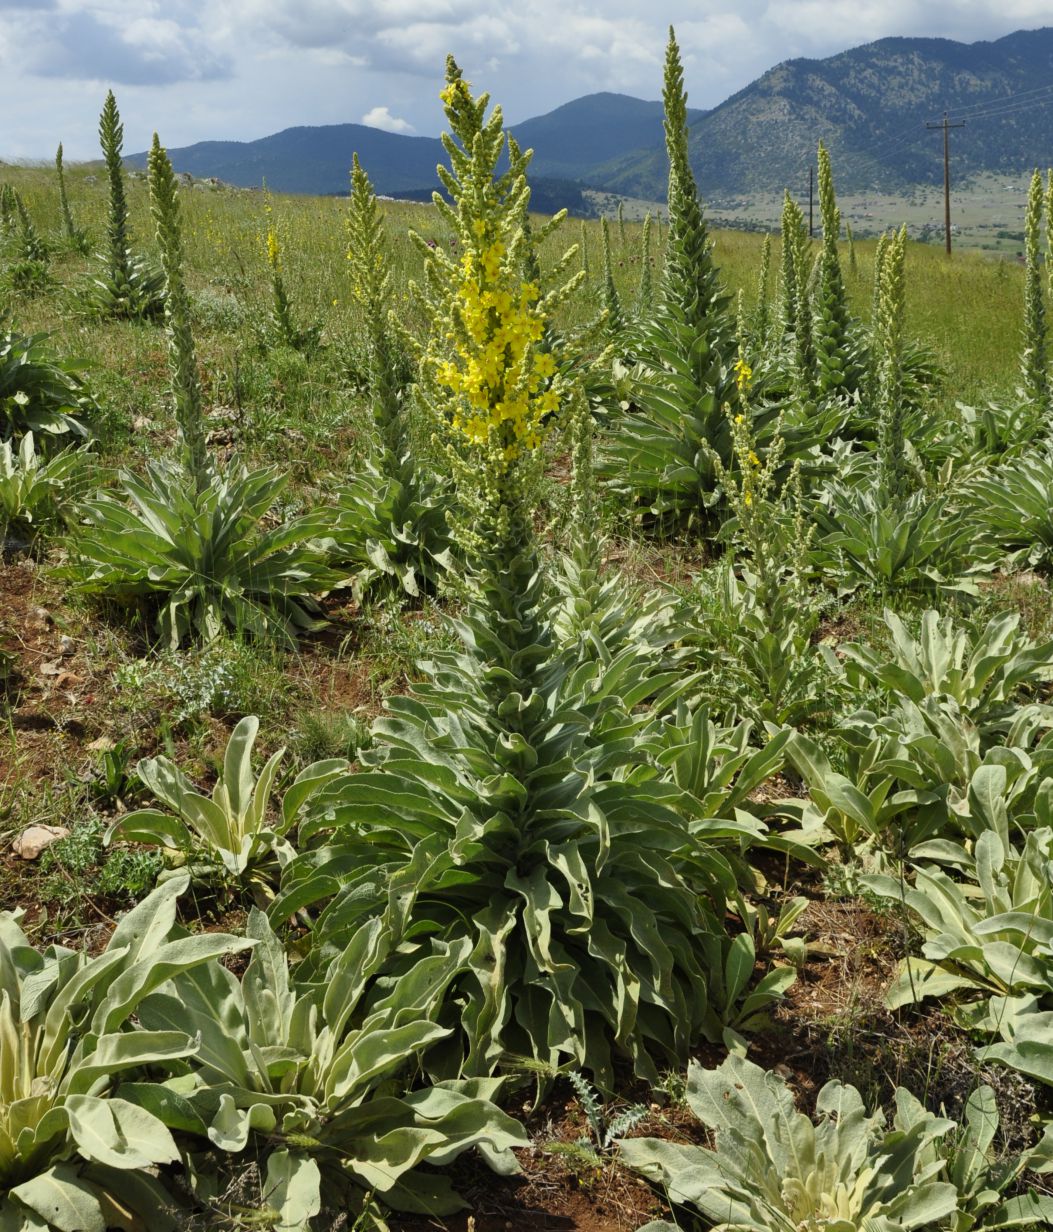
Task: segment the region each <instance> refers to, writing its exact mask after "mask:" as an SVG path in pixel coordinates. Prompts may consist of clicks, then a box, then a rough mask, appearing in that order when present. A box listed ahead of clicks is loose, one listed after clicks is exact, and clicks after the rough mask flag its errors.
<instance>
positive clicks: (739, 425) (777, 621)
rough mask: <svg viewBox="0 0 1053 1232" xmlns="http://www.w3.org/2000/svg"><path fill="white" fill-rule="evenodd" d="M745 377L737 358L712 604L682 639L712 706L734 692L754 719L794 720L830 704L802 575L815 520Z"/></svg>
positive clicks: (721, 468)
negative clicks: (763, 438)
mask: <svg viewBox="0 0 1053 1232" xmlns="http://www.w3.org/2000/svg"><path fill="white" fill-rule="evenodd" d="M752 379H753V373H752V371H751V369H750V367H749V365H748V364H747V363H746V361H745V359H743V358H741V357H740V359H739V361H738V363H737V365H736V380H737V385H738V390H737V392H738V397H737V399H736V402H735V404H734V405H733V406H729V407H728V408H727V414H728V417H729V420H730V424H731V436H732V442H733V463H732V466H731V467H725V465H724V463H723V461H722V459H721V458H720V457H719V456H718V455H715V454H714V456H713V465H714V467H715V468H716V470H717V473H718V475H719V477H720V484H721V487H722V489H723V491H724V493H725V498H726V500H727V504H728V510H729V514H730V517H729V520H728V522H727V523H725V525H724V527H723V528H722V533H723V537H724V538H725V539H726V540H727V542H728V549H729V550H728V552H727V555H726V556H725V558H724V560H723V561H722V564H721V569H720V572H719V574H718V575H717V576H718V579H719V581H718V586H717V588H716V598H717V601H718V604H719V606H718V608H717V609H716V611H715V612H711V613H709V614H708V619H705V620H696V621H695V622H694V628H695V629H696V630H697V631H696V632H695V633H693V634H692V635H691V636H690V637H689V639H688V646H689V650H694V649H695V647H697V651H696V653H697V656H698V658H697V666H698V667H699V669H700V670H702V671H703V672H704V674H705V679H706V682H707V686H708V687H709V688H710V689H712V688H713V686H714V684H715V685H716V689H715V694H714V696H713V697H712V704H713V708H714V709H716V710H719V708H720V706H721V704H724V705H727V704H728V701H729V699H732V700H733V704H734V706H735V707H736V709H738V710H739V712H740V713H743V714H745V715H746V716H748V717H749V718H750V719H751V720H753V721H755V722H759V723H773V724H775V725H776V726H782V725H784V724H786V723H792V724H794V725H799V724H803V723H805V722H807V721H808V720H809V719H811V718H812V717H814V716H815V715H816V714H817V713H819V712H822V711H825V710H828V709H829V705H830V693H831V690H830V681H829V677H828V674H827V672H826V670H825V668H824V665H823V661H822V658H821V656H820V655H819V654H817V652H816V650H815V648H814V646H813V645H812V636H813V634H814V631H815V628H816V626H817V624H818V605H817V603H816V602H815V600H814V598H813V596H812V594H811V591H810V589H809V586H808V576H809V573H810V563H809V554H810V552H811V548H812V543H813V539H814V536H815V527H814V525H813V524H812V523H811V521H810V520H809V518H808V517H807V516H806V514H805V505H804V495H803V483H802V476H801V464H800V461H797V462H795V463H794V464H793V466H792V467H791V468H790V471H789V476H788V477H786V478H783V477H782V476H784V474H785V471H784V467H783V458H784V454H785V449H786V444H785V439H784V437H783V432H782V419H781V417H780V418H779V420H777V421H776V424H775V428H774V432H773V434H772V435H771V437H770V440H769V442H768V444H767V447H766V448H764V447H762V446H761V445H760V444H759V442H758V440H757V438H756V435H755V432H754V428H753V423H752V420H751V417H750V415H749V403H750V400H751V384H752ZM761 452H763V455H764V456H763V457H761V456H760V454H761ZM714 617H715V619H714ZM701 630H704V632H701Z"/></svg>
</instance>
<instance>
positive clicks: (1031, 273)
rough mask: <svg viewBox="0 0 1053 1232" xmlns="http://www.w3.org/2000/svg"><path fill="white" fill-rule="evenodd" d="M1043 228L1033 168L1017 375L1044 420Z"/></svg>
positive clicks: (1047, 405)
mask: <svg viewBox="0 0 1053 1232" xmlns="http://www.w3.org/2000/svg"><path fill="white" fill-rule="evenodd" d="M1041 230H1042V177H1041V175H1039V173H1038V171H1037V170H1036V171H1035V173H1034V175H1033V176H1032V177H1031V186H1030V189H1029V191H1028V194H1027V213H1026V215H1025V221H1024V264H1025V270H1024V345H1023V349H1022V350H1021V353H1020V377H1021V384H1022V387H1023V392H1024V397H1025V398H1026V399H1027V402H1028V403H1029V405H1030V406H1031V408H1032V410H1033V412H1034V414H1035V417H1036V419H1039V420H1041V421H1042V422H1045V420H1046V419H1047V418H1048V416H1049V411H1050V390H1049V372H1048V367H1047V356H1046V306H1045V302H1044V298H1043V293H1042V266H1041V258H1040V256H1039V239H1040V234H1041Z"/></svg>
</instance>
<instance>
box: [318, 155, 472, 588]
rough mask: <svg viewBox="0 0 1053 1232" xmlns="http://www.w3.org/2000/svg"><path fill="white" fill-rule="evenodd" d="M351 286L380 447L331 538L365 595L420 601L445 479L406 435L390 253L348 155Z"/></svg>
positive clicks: (444, 534)
mask: <svg viewBox="0 0 1053 1232" xmlns="http://www.w3.org/2000/svg"><path fill="white" fill-rule="evenodd" d="M347 228H348V249H347V259H348V268H349V273H350V276H351V293H352V296H353V298H354V300H355V302H356V304H357V305H358V308H359V311H360V314H361V322H362V344H363V350H364V353H365V363H364V365H363V366H364V371H365V374H366V382H367V389H368V395H369V398H370V401H371V406H372V411H373V422H374V424H375V426H376V431H377V438H378V447H377V449H376V451H375V453H374V455H373V457H372V458H371V459H370V460H369V462H367V464H366V465H365V467H364V468H363V469H362V471H361V472H360V473H359V474H358V475H356V476H354V477H353V478H352V479H351V482H350V483H349V484H348V486H347V487H345V488H343V489H342V490H341V491H340V493H339V496H338V501H337V518H336V522H335V524H334V526H333V537H334V538H335V540H336V542H337V545H338V547H337V551H338V553H339V559H340V560H341V561H344V562H346V563H347V564H348V565H349V567H350V568H351V569H353V570H354V582H353V589H354V592H355V594H356V595H357V596H358V597H359V598H361V597H362V596H363V595H364V594H365V593H366V592H367V591H369V590H370V589H372V588H375V587H380V586H383V585H385V584H387V585H388V586H393V587H396V588H399V589H400V590H401V591H402V592H403V593H405V594H407V595H409V596H411V597H413V598H416V597H419V596H420V595H421V594H422V593H423V592H424V591H426V590H434V589H435V588H436V586H437V585H438V581H439V578H440V576H441V575H442V573H443V571H444V570H445V568H446V566H447V564H448V563H449V560H450V558H449V549H450V539H449V533H448V530H447V526H446V508H447V505H448V503H449V484H448V482H447V481H446V480H445V479H444V478H442V477H440V476H438V475H437V474H436V473H435V471H434V468H432V467H431V466H428V465H425V464H424V460H423V458H422V456H421V450H420V447H419V445H418V443H417V442H415V441H414V439H413V435H412V433H411V432H410V424H409V404H408V394H409V390H408V385H409V378H410V372H411V370H410V367H409V365H408V362H407V360H406V356H405V344H404V342H403V340H402V337H401V334H400V332H399V330H398V329H397V327H396V324H395V322H394V320H393V316H392V296H391V275H390V254H389V251H388V243H387V236H386V235H385V231H384V220H383V217H382V215H381V212H380V207H379V204H378V202H377V198H376V193H375V192H374V191H373V186H372V184H371V183H370V181H369V177H368V176H367V174H366V172H365V171H364V170H363V168H362V165H361V163H360V162H359V161H358V155H357V154H355V155H354V161H353V165H352V168H351V197H350V204H349V208H348V217H347Z"/></svg>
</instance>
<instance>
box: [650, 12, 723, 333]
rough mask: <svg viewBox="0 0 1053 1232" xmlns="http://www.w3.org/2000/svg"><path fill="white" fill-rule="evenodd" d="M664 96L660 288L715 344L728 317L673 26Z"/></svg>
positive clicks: (672, 306) (675, 308)
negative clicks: (693, 157) (691, 150)
mask: <svg viewBox="0 0 1053 1232" xmlns="http://www.w3.org/2000/svg"><path fill="white" fill-rule="evenodd" d="M662 101H663V105H664V112H665V121H664V123H665V146H666V153H667V154H668V156H669V187H668V200H669V229H668V233H667V239H666V258H665V273H664V276H663V294H664V298H665V302H666V306H667V307H668V308H669V309H670V310H672V311H673V312H675V313H677V314H678V315H682V316H683V317H684V318H685V319H686V322H687V323H688V324H689V325H690V326H691V327H692V328H693V329H695V330H696V331H697V332H699V333H702V332H706V333H708V334H709V335H710V336H711V338H712V341H713V343H714V344H719V343H720V342H724V341H726V340H727V337H728V335H729V334H730V332H731V324H732V323H731V320H730V318H729V315H728V313H727V304H728V300H727V297H726V296H725V295H724V293H723V289H722V287H721V285H720V273H719V271H718V269H717V267H716V264H715V262H714V261H713V244H712V241H711V240H710V238H709V229H708V227H707V226H706V220H705V214H704V212H703V209H702V201H701V198H700V197H699V195H698V186H697V184H696V183H695V176H694V172H693V171H692V170H691V162H690V158H689V156H688V126H687V92H686V90H685V89H684V68H683V64H682V63H681V60H680V48H679V46H678V44H677V41H676V33H675V31H674V30H673V27H672V26H670V27H669V42H668V44H667V45H666V54H665V76H664V81H663V88H662Z"/></svg>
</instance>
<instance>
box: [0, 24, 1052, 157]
mask: <svg viewBox="0 0 1053 1232" xmlns="http://www.w3.org/2000/svg"><path fill="white" fill-rule="evenodd" d="M670 22H672V23H673V24H674V25H675V26H676V31H677V38H678V40H679V42H680V45H681V48H682V51H683V55H684V64H685V77H686V81H687V88H688V94H689V101H690V103H691V105H692V106H694V107H712V106H715V105H716V104H717V103H719V102H721V101H722V100H723V99H725V98H727V97H728V96H729V95H730V94H733V93H734V92H735V91H736V90H739V89H741V88H742V87H743V86H745V85H748V84H749V82H750V81H752V80H753V79H754V78H756V77H758V76H759V75H760V74H761V73H763V72H764V71H765V70H766V69H768V68H771V67H772V66H773V65H774V64H777V63H778V62H779V61H780V60H785V59H788V58H790V57H795V56H812V57H822V56H827V55H832V54H833V53H835V52H838V51H842V50H844V49H846V48H848V47H854V46H858V45H859V44H861V43H868V42H871V41H873V40H874V39H878V38H884V37H887V36H889V35H911V36H917V35H928V36H937V37H943V38H953V39H959V40H961V41H964V42H972V41H974V40H976V39H995V38H999V37H1001V36H1003V35H1005V34H1009V33H1011V32H1012V31H1014V30H1019V29H1031V28H1034V27H1036V26H1041V25H1048V24H1053V15H1051V9H1050V5H1049V0H997V2H996V0H954V2H953V3H950V4H949V3H947V0H935V2H934V0H688V2H684V0H667V3H666V4H665V5H664V6H658V5H653V4H647V3H641V0H593V2H592V3H586V2H583V0H520V2H519V3H514V2H512V3H510V2H509V0H504V2H503V3H491V2H490V0H379V2H377V3H371V4H370V3H363V2H362V0H0V158H4V159H16V158H27V159H35V158H51V157H52V156H53V154H54V150H55V146H56V145H57V143H58V142H59V141H60V140H61V141H62V142H63V143H64V147H65V154H66V158H67V159H69V160H76V159H84V158H93V157H96V156H97V154H98V146H97V139H96V135H95V134H96V126H97V120H98V113H99V110H100V108H101V105H102V101H103V98H104V97H105V93H106V90H107V89H110V88H112V89H113V90H114V92H115V93H116V95H117V101H118V105H119V107H120V110H121V115H122V117H123V119H124V126H125V134H126V135H125V151H126V152H127V153H132V152H134V151H139V150H143V149H146V148H147V146H148V145H149V141H150V137H151V134H152V133H153V131H154V130H155V129H156V130H157V131H158V132H159V133H160V136H161V141H162V143H163V144H164V145H166V146H169V147H173V148H174V147H179V146H184V145H190V144H192V143H194V142H196V141H205V140H210V139H218V140H231V139H233V140H252V139H254V138H256V137H263V136H266V135H268V134H269V133H273V132H277V131H279V130H280V129H283V128H289V127H292V126H294V125H301V124H341V123H348V122H353V123H365V124H370V125H372V126H374V127H377V128H384V129H387V130H389V131H392V132H401V133H407V134H419V135H422V136H435V135H437V133H438V132H439V130H440V128H441V125H442V113H441V108H440V104H439V101H438V92H439V90H440V89H441V87H442V75H443V68H444V63H445V57H446V53H447V52H449V51H452V52H453V54H454V55H455V56H456V57H457V60H458V62H459V63H460V65H461V67H462V69H463V70H464V73H465V76H466V77H467V78H468V79H469V80H470V81H471V82H472V84H473V86H474V87H475V88H476V89H478V90H484V89H485V90H490V92H491V94H492V95H493V97H494V99H495V101H497V102H500V103H501V104H502V106H503V109H504V113H505V118H506V119H507V120H508V121H509V122H511V123H515V122H518V121H521V120H524V119H528V118H529V117H531V116H535V115H541V114H543V113H544V112H546V111H551V110H552V109H553V108H554V107H557V106H559V105H560V104H561V103H565V102H568V101H570V100H571V99H573V98H578V97H580V96H581V95H582V94H589V93H592V92H594V91H597V90H613V91H617V92H620V93H624V94H633V95H636V96H637V97H639V98H657V97H659V95H660V93H661V65H662V55H663V49H664V44H665V38H666V29H667V26H668V24H669V23H670Z"/></svg>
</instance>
